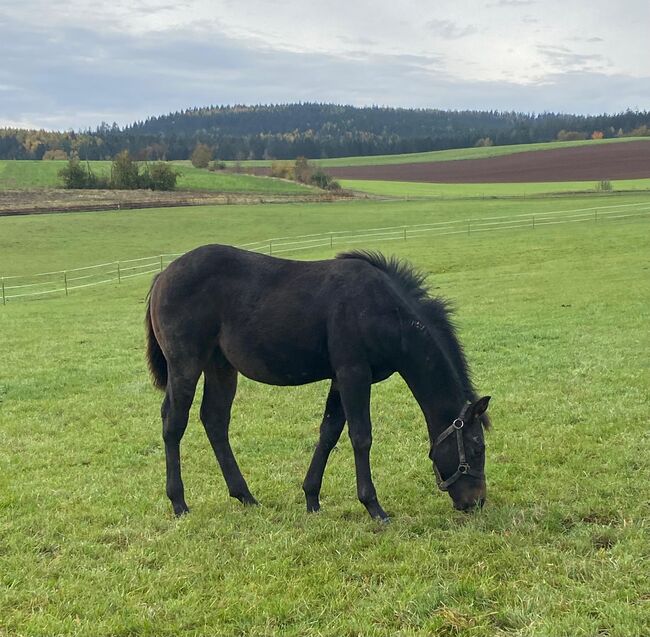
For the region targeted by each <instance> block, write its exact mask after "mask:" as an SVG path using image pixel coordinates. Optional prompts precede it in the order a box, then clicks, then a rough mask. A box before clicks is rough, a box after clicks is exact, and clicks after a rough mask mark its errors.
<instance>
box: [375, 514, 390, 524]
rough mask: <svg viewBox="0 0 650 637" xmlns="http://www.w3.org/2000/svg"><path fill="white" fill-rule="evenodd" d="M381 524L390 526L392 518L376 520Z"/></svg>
mask: <svg viewBox="0 0 650 637" xmlns="http://www.w3.org/2000/svg"><path fill="white" fill-rule="evenodd" d="M375 519H376V520H377V522H379V523H380V524H390V518H389V517H388V516H386V517H385V518H375Z"/></svg>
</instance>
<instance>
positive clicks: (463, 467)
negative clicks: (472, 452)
mask: <svg viewBox="0 0 650 637" xmlns="http://www.w3.org/2000/svg"><path fill="white" fill-rule="evenodd" d="M468 471H469V465H468V464H467V463H466V462H461V463H460V464H459V465H458V472H459V473H462V474H465V473H467V472H468Z"/></svg>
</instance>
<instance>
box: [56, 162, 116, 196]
mask: <svg viewBox="0 0 650 637" xmlns="http://www.w3.org/2000/svg"><path fill="white" fill-rule="evenodd" d="M59 177H60V178H61V181H63V187H64V188H68V189H90V188H95V189H96V188H109V186H110V184H109V182H108V179H107V178H106V177H98V176H97V175H95V173H94V172H93V171H92V170H91V168H90V165H89V164H86V165H84V164H82V163H81V162H80V161H79V160H78V159H77V158H74V159H70V160H69V161H68V165H67V166H65V168H61V170H59Z"/></svg>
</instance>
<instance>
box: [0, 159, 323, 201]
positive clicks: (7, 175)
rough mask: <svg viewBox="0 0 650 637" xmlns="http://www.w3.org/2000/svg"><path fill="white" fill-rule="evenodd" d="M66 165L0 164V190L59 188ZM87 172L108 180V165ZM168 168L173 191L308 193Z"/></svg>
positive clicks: (267, 181) (275, 182) (265, 181)
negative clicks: (174, 175)
mask: <svg viewBox="0 0 650 637" xmlns="http://www.w3.org/2000/svg"><path fill="white" fill-rule="evenodd" d="M67 163H68V162H66V161H58V160H50V161H36V160H34V161H32V160H0V190H20V189H25V188H27V189H34V188H61V187H62V182H61V179H60V177H59V171H60V170H61V169H62V168H64V167H65V166H67ZM89 164H90V167H91V169H92V170H93V171H94V172H95V174H97V175H101V176H108V175H109V174H110V170H111V162H110V161H91V162H89ZM172 165H174V166H175V167H176V169H177V170H178V171H179V173H180V176H179V178H178V181H177V190H214V191H220V192H233V193H235V192H236V193H239V192H245V193H259V194H267V193H268V194H305V193H309V192H312V191H313V189H312V188H308V187H307V186H304V185H302V184H298V183H295V182H291V181H287V180H284V179H272V178H270V177H255V176H254V175H245V174H238V173H231V172H224V171H216V172H211V171H209V170H207V169H200V168H195V167H194V166H192V165H191V164H190V163H189V162H187V163H186V164H183V165H176V164H174V163H173V162H172Z"/></svg>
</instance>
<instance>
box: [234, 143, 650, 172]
mask: <svg viewBox="0 0 650 637" xmlns="http://www.w3.org/2000/svg"><path fill="white" fill-rule="evenodd" d="M631 141H648V138H647V137H622V138H615V139H588V140H578V141H572V142H571V141H568V142H541V143H537V144H512V145H510V146H487V147H480V148H476V147H474V148H452V149H450V150H433V151H428V152H424V153H406V154H402V155H374V156H373V155H364V156H362V157H332V158H331V159H314V160H313V162H314V163H315V164H318V165H319V166H322V167H323V168H335V167H337V166H383V165H390V164H414V163H422V162H424V163H426V162H432V161H453V160H458V159H486V158H488V157H501V156H503V155H512V154H514V153H526V152H529V151H538V150H554V149H556V148H569V147H571V146H594V145H597V144H618V143H625V142H631ZM226 163H227V164H228V165H231V166H234V165H235V164H237V163H239V164H241V165H242V166H259V167H262V166H270V165H271V164H272V163H273V161H272V160H265V159H258V160H247V161H241V162H234V161H230V162H226Z"/></svg>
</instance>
